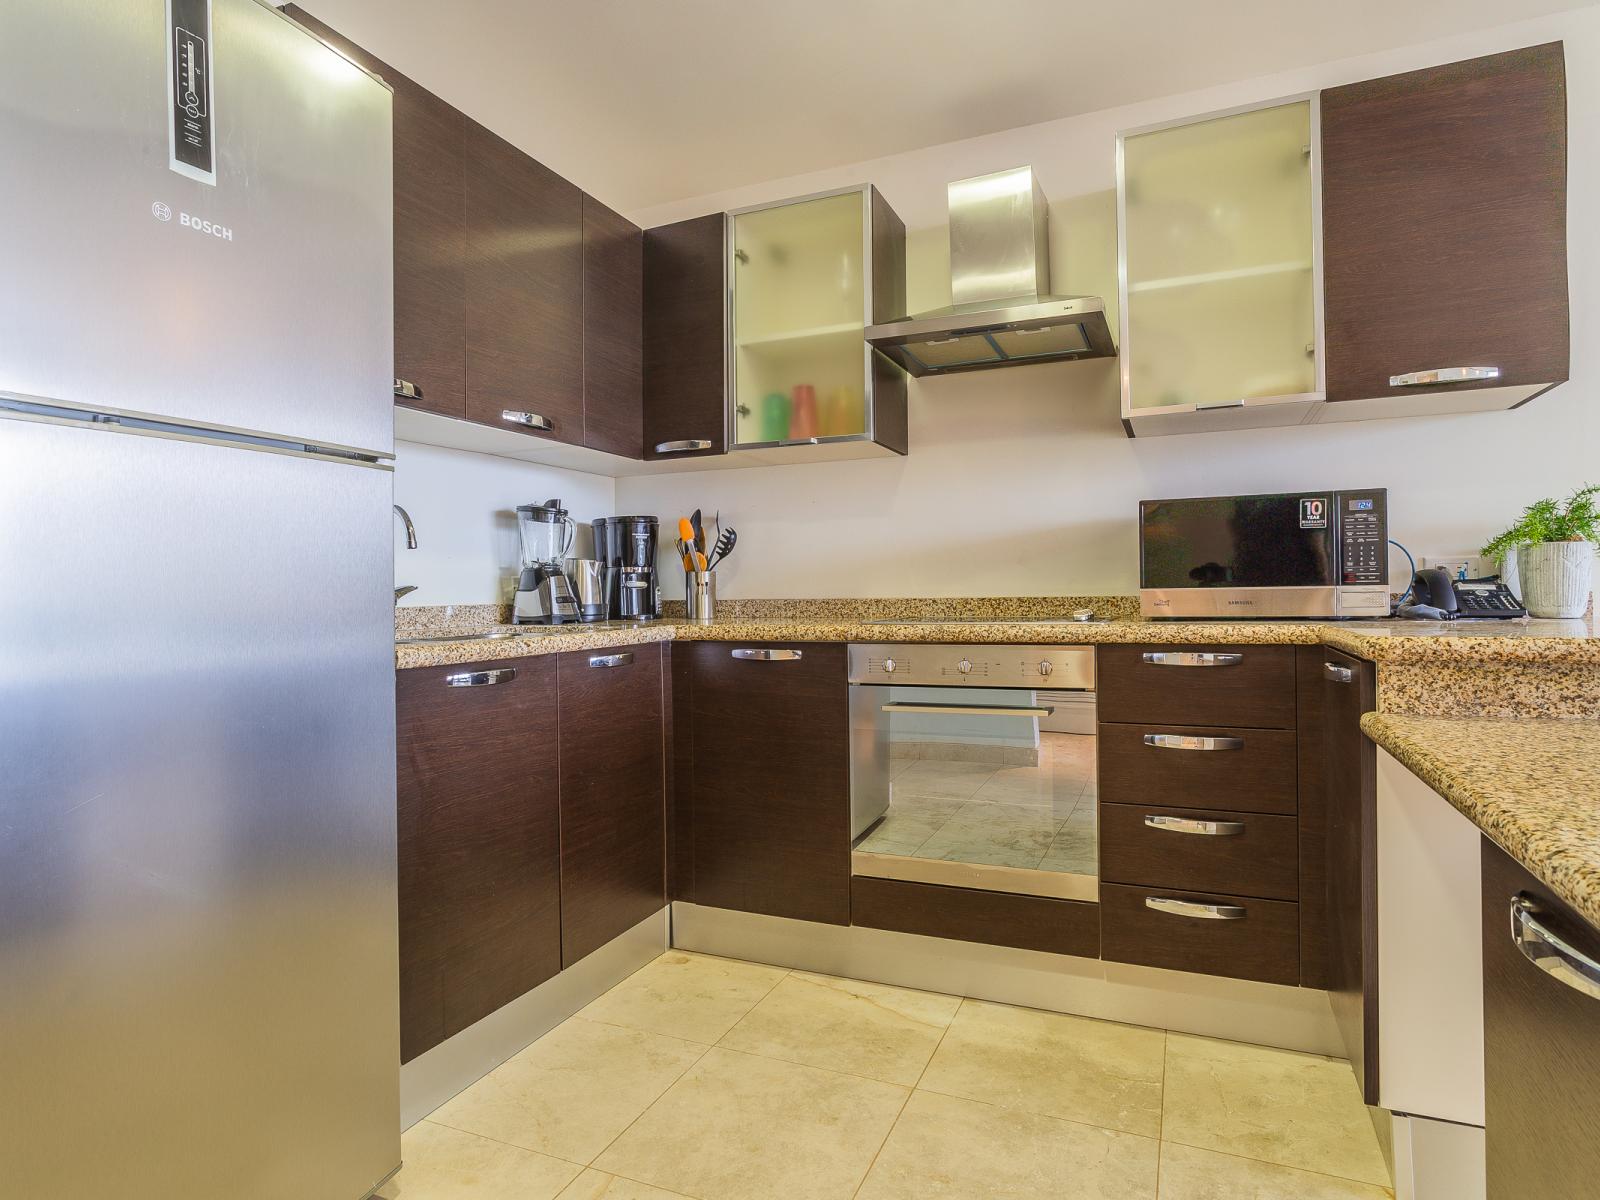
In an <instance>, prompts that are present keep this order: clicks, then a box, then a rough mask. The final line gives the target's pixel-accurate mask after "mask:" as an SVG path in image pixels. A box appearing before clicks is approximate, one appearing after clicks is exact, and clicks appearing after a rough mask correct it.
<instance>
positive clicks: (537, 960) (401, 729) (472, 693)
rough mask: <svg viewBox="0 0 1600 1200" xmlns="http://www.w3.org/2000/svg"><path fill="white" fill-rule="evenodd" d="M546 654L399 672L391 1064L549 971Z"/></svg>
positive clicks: (556, 958) (551, 870)
mask: <svg viewBox="0 0 1600 1200" xmlns="http://www.w3.org/2000/svg"><path fill="white" fill-rule="evenodd" d="M555 683H556V662H555V659H554V658H553V657H542V658H519V659H515V660H511V661H504V660H503V661H499V662H486V663H473V664H467V665H460V666H450V667H428V668H417V669H413V670H405V671H400V672H398V675H397V679H396V684H395V691H396V720H397V733H398V743H399V780H398V784H399V787H398V821H399V829H398V833H399V845H398V858H399V862H398V866H399V892H400V899H399V908H400V910H399V918H400V1058H401V1061H402V1062H408V1061H410V1060H411V1059H413V1058H415V1057H416V1056H417V1055H419V1054H421V1053H422V1052H423V1051H425V1050H428V1049H431V1048H432V1047H434V1046H436V1045H438V1044H439V1043H440V1042H442V1041H443V1040H444V1039H445V1038H448V1037H450V1036H451V1035H453V1034H455V1033H458V1032H460V1031H461V1030H463V1029H465V1028H466V1027H467V1026H469V1025H471V1024H472V1023H473V1022H475V1021H477V1020H479V1019H480V1018H482V1017H485V1016H487V1015H488V1014H489V1013H492V1012H494V1011H495V1010H496V1009H497V1008H500V1007H501V1006H502V1005H504V1004H506V1003H508V1002H509V1001H511V1000H514V999H516V998H517V997H518V996H520V995H522V994H523V993H524V992H526V991H528V989H530V988H532V987H535V986H537V985H538V984H540V983H543V982H544V981H545V980H546V979H549V978H550V977H551V976H553V975H555V974H556V972H557V971H559V970H560V969H561V899H560V891H559V882H558V881H559V873H560V827H559V818H558V815H557V803H556V771H557V727H556V706H555V704H554V703H553V700H554V697H555Z"/></svg>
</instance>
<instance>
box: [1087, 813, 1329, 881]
mask: <svg viewBox="0 0 1600 1200" xmlns="http://www.w3.org/2000/svg"><path fill="white" fill-rule="evenodd" d="M1296 832H1297V822H1296V821H1295V819H1294V818H1293V817H1274V816H1263V815H1262V814H1261V813H1230V812H1206V811H1202V810H1198V809H1192V808H1165V807H1162V806H1160V805H1153V804H1138V805H1128V804H1102V805H1101V806H1100V877H1101V878H1102V879H1104V880H1106V881H1107V882H1110V883H1134V884H1149V885H1152V886H1158V885H1161V884H1166V885H1169V886H1172V887H1181V888H1187V889H1189V890H1190V891H1197V892H1223V891H1226V892H1238V893H1240V894H1241V895H1245V896H1260V897H1262V898H1263V899H1267V900H1294V899H1296V898H1297V897H1298V896H1299V891H1300V879H1299V875H1300V872H1299V863H1298V861H1297V860H1298V853H1297V851H1298V846H1297V838H1296Z"/></svg>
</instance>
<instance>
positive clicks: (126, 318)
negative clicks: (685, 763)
mask: <svg viewBox="0 0 1600 1200" xmlns="http://www.w3.org/2000/svg"><path fill="white" fill-rule="evenodd" d="M0 78H3V79H4V85H3V86H0V1195H4V1196H6V1197H8V1198H9V1197H18V1198H23V1197H26V1198H27V1200H54V1198H56V1197H72V1198H73V1200H84V1198H86V1197H110V1196H116V1197H118V1198H119V1200H157V1198H159V1200H188V1198H189V1197H202V1196H228V1197H229V1198H230V1200H317V1198H321V1197H328V1198H329V1200H355V1198H357V1197H360V1196H363V1195H365V1194H366V1193H368V1192H369V1191H371V1190H372V1189H373V1188H374V1187H376V1186H377V1185H378V1184H379V1183H380V1182H381V1181H382V1179H383V1178H384V1177H385V1176H386V1175H387V1174H389V1173H390V1172H392V1171H393V1170H394V1168H395V1167H396V1166H397V1165H398V1164H399V1159H400V1148H399V1120H400V1118H399V1097H398V1063H399V1037H398V1024H399V1023H398V1015H397V1010H398V1005H397V998H396V991H397V987H396V959H397V953H396V931H395V868H394V811H395V810H394V766H395V763H394V674H393V664H394V659H393V643H392V639H393V623H392V622H393V617H392V611H391V604H392V593H391V591H390V588H391V586H392V583H393V575H392V565H391V544H392V543H391V532H390V520H391V515H390V503H391V492H392V488H391V479H392V476H391V474H390V468H389V465H388V463H389V460H390V459H392V457H393V453H392V452H393V426H392V417H391V399H390V390H391V386H392V374H393V367H392V341H391V338H392V312H391V309H392V299H391V297H392V278H391V276H392V271H393V265H392V245H391V232H392V218H391V212H392V208H391V162H390V95H389V92H388V89H387V88H386V87H385V86H384V85H383V84H381V83H380V82H378V81H377V80H375V79H373V78H372V77H370V76H368V75H367V74H365V73H363V72H361V71H359V70H357V69H356V68H355V67H353V66H351V65H350V64H349V63H348V62H346V61H345V60H344V59H342V58H340V57H338V56H337V55H335V54H334V53H333V52H332V51H331V50H329V49H328V48H327V47H325V46H323V45H322V44H321V43H320V42H318V41H316V40H314V39H313V38H311V37H310V36H308V35H307V34H306V33H305V32H303V31H302V30H301V29H299V28H298V27H297V26H295V25H294V24H293V23H292V22H290V21H289V20H288V19H287V18H286V17H284V16H283V15H282V14H280V13H279V12H277V11H276V10H275V9H273V8H270V7H268V6H266V5H264V4H260V3H256V2H255V0H99V2H91V0H49V2H48V3H40V2H39V0H0Z"/></svg>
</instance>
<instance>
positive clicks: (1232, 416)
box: [1117, 95, 1325, 437]
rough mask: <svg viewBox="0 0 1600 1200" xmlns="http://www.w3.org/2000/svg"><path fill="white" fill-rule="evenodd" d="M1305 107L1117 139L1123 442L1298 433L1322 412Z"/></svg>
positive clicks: (1311, 141) (1263, 110)
mask: <svg viewBox="0 0 1600 1200" xmlns="http://www.w3.org/2000/svg"><path fill="white" fill-rule="evenodd" d="M1318 119H1319V118H1318V101H1317V97H1316V96H1315V95H1309V96H1298V97H1293V98H1290V99H1286V100H1278V101H1272V102H1270V103H1266V104H1260V105H1253V106H1250V107H1248V108H1242V109H1231V110H1229V111H1227V112H1221V113H1214V114H1210V115H1207V116H1202V117H1196V118H1192V119H1188V120H1184V121H1180V122H1173V123H1167V124H1163V125H1157V126H1150V127H1147V128H1142V129H1134V130H1128V131H1125V132H1123V133H1121V134H1119V135H1118V136H1117V206H1118V237H1117V242H1118V245H1117V250H1118V277H1119V294H1120V299H1121V317H1122V419H1123V425H1124V427H1125V429H1126V430H1127V432H1128V435H1129V436H1130V437H1132V436H1143V435H1147V434H1163V433H1192V432H1199V431H1202V430H1208V429H1248V428H1255V427H1259V426H1265V425H1286V424H1299V423H1300V422H1302V421H1304V420H1305V419H1306V417H1307V416H1308V415H1309V414H1310V413H1311V412H1312V411H1313V409H1314V408H1315V406H1316V405H1317V404H1318V403H1319V402H1320V401H1321V400H1322V399H1323V395H1324V390H1325V385H1324V378H1323V365H1322V262H1321V222H1320V211H1319V200H1318V197H1319V194H1320V178H1319V177H1320V150H1319V144H1318V143H1319V136H1318Z"/></svg>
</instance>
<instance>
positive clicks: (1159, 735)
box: [1099, 723, 1298, 814]
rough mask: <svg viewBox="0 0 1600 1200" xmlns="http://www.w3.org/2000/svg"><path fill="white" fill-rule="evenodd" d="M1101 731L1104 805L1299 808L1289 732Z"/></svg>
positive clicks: (1161, 728)
mask: <svg viewBox="0 0 1600 1200" xmlns="http://www.w3.org/2000/svg"><path fill="white" fill-rule="evenodd" d="M1099 735H1100V737H1099V756H1100V800H1101V802H1102V803H1104V804H1150V803H1157V804H1167V805H1171V806H1172V807H1174V808H1202V809H1208V810H1222V811H1232V812H1252V813H1284V814H1291V813H1293V812H1295V810H1296V807H1297V796H1298V774H1297V771H1298V763H1297V760H1296V751H1295V735H1294V733H1293V732H1291V731H1289V730H1282V729H1218V728H1214V727H1209V726H1194V725H1108V724H1104V723H1102V724H1101V725H1100V727H1099Z"/></svg>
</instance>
